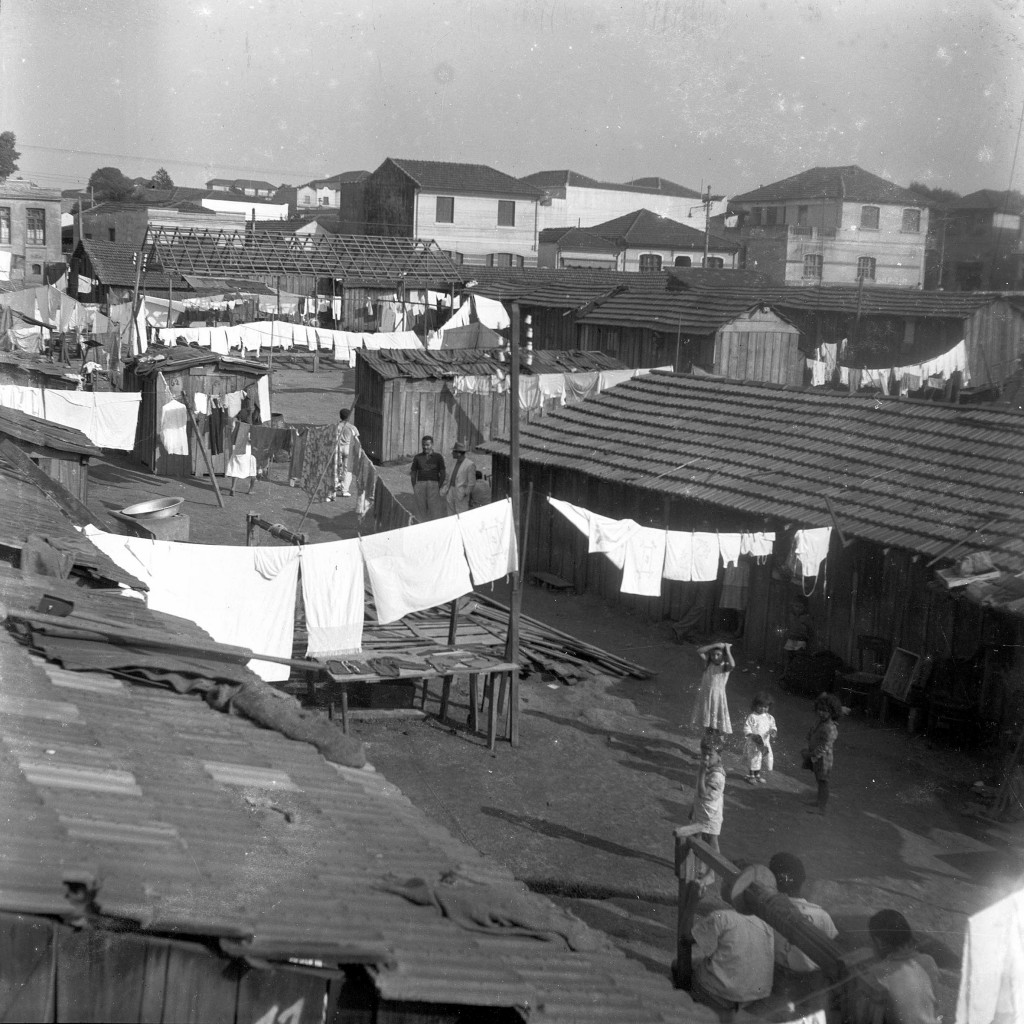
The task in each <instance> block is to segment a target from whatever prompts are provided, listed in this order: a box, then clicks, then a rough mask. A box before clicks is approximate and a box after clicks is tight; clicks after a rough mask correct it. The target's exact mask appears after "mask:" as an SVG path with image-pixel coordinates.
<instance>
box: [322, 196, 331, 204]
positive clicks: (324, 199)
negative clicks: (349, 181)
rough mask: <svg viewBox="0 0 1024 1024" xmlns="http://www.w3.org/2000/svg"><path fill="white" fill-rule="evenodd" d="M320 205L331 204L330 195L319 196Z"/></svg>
mask: <svg viewBox="0 0 1024 1024" xmlns="http://www.w3.org/2000/svg"><path fill="white" fill-rule="evenodd" d="M320 205H321V206H330V205H331V197H330V196H321V197H320Z"/></svg>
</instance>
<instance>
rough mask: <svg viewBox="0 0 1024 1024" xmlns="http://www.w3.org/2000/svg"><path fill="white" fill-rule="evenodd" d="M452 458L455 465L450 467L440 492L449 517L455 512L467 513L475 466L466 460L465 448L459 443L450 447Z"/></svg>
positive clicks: (474, 476) (473, 482)
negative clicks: (446, 480)
mask: <svg viewBox="0 0 1024 1024" xmlns="http://www.w3.org/2000/svg"><path fill="white" fill-rule="evenodd" d="M452 458H453V459H454V460H455V465H453V466H452V473H451V476H450V477H449V478H448V483H447V484H446V485H445V486H444V488H443V489H442V491H441V496H442V497H443V498H444V500H445V507H446V508H447V510H448V515H450V516H451V515H455V513H456V512H468V511H469V497H470V495H471V494H472V493H473V485H474V484H475V483H476V464H475V463H474V462H473V460H472V459H467V458H466V446H465V445H464V444H463V443H462V442H461V441H456V442H455V444H453V445H452Z"/></svg>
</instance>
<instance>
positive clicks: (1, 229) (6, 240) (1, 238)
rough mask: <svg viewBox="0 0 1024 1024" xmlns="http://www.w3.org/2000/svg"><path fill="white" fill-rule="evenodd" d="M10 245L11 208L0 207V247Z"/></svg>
mask: <svg viewBox="0 0 1024 1024" xmlns="http://www.w3.org/2000/svg"><path fill="white" fill-rule="evenodd" d="M10 244H11V208H10V207H9V206H0V245H10Z"/></svg>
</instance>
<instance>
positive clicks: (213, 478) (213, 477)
mask: <svg viewBox="0 0 1024 1024" xmlns="http://www.w3.org/2000/svg"><path fill="white" fill-rule="evenodd" d="M181 397H182V398H184V399H185V401H184V402H183V403H182V404H183V405H184V406H185V412H187V413H188V421H189V423H191V424H192V431H193V433H194V434H195V435H196V444H198V445H199V450H200V451H201V452H202V453H203V462H205V463H206V470H207V472H208V473H209V474H210V483H211V484H213V493H214V494H216V495H217V504H218V505H220V507H221V508H222V509H223V508H224V498H223V496H222V495H221V493H220V487H218V486H217V474H216V473H214V471H213V459H211V458H210V453H209V452H208V451H207V449H206V442H205V441H204V440H203V435H202V434H200V433H199V424H198V423H196V418H195V415H194V414H193V412H192V406H191V405H190V404H189V401H190V399H189V396H188V395H182V396H181Z"/></svg>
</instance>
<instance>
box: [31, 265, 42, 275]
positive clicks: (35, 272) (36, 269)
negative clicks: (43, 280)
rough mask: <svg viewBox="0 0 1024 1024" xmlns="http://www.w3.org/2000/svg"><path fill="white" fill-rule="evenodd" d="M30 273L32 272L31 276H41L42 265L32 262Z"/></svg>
mask: <svg viewBox="0 0 1024 1024" xmlns="http://www.w3.org/2000/svg"><path fill="white" fill-rule="evenodd" d="M30 273H31V274H32V276H33V277H42V276H43V265H42V263H33V264H32V269H31V271H30Z"/></svg>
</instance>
